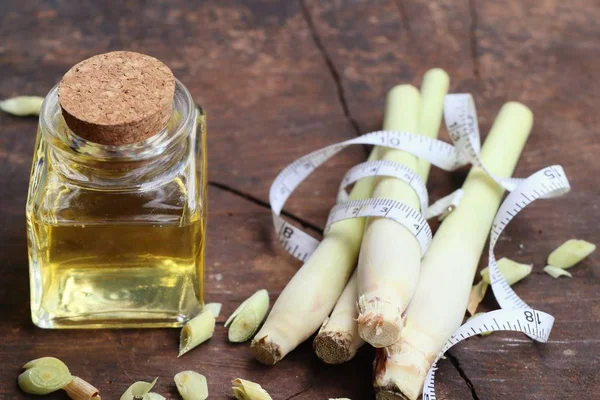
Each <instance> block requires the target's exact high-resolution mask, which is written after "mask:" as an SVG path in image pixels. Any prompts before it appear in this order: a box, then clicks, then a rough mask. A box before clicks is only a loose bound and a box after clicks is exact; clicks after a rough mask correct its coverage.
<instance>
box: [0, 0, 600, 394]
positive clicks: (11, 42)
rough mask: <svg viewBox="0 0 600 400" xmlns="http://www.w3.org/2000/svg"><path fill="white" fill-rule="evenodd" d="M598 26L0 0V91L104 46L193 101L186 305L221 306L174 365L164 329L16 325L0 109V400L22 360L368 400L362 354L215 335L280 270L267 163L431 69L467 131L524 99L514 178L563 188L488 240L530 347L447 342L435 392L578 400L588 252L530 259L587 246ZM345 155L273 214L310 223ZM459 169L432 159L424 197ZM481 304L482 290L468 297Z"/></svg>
mask: <svg viewBox="0 0 600 400" xmlns="http://www.w3.org/2000/svg"><path fill="white" fill-rule="evenodd" d="M598 19H600V7H599V6H598V4H597V2H595V1H592V0H575V1H572V2H568V4H567V3H566V2H560V1H558V0H548V1H545V2H538V1H535V0H527V1H509V2H483V1H478V0H470V1H464V2H460V3H457V2H455V1H450V0H442V1H438V2H426V1H401V0H397V1H391V0H390V1H367V0H361V1H356V0H355V1H349V0H347V1H341V0H335V1H331V2H318V1H313V0H306V1H289V2H277V1H267V0H264V1H263V0H252V1H241V0H239V1H229V2H219V1H216V0H214V1H202V2H200V1H198V2H186V1H184V0H176V1H169V2H167V1H158V0H156V1H154V0H148V1H142V0H139V1H124V2H120V3H116V2H94V1H91V0H84V1H78V2H68V1H58V0H56V1H49V2H42V1H34V0H19V1H17V0H5V1H2V2H0V37H2V39H3V40H2V43H0V76H1V77H2V79H0V98H5V97H9V96H12V95H16V94H39V95H44V94H45V93H47V91H48V90H50V88H51V87H52V86H53V85H54V84H55V83H56V82H58V81H59V79H60V77H61V76H62V74H64V73H65V72H66V71H67V70H68V69H69V68H70V67H71V66H72V65H74V64H75V63H77V62H78V61H80V60H82V59H84V58H87V57H89V56H91V55H94V54H97V53H101V52H106V51H110V50H120V49H124V50H133V51H140V52H143V53H148V54H150V55H153V56H155V57H157V58H159V59H160V60H162V61H163V62H165V63H166V64H167V65H169V66H170V67H171V68H172V69H173V71H174V73H175V75H176V76H177V77H178V79H180V80H181V81H182V82H183V83H184V84H185V85H186V86H187V87H188V88H189V89H190V90H191V92H192V94H193V95H194V98H195V99H196V101H197V102H198V103H200V104H202V105H203V106H204V107H205V108H206V109H207V111H208V121H209V125H208V126H209V141H208V143H209V159H210V161H209V162H210V180H211V181H213V182H214V183H215V184H214V185H213V186H211V188H210V190H209V207H210V220H209V228H208V243H207V246H208V248H207V256H206V265H207V274H206V291H207V293H206V297H207V299H209V300H210V301H218V302H222V303H223V316H222V317H221V318H219V325H218V328H217V331H216V334H215V336H214V338H213V339H212V340H211V341H210V342H209V343H207V344H205V345H203V346H201V348H199V349H197V350H195V351H194V352H192V353H190V354H188V355H186V356H184V357H182V358H181V359H176V358H175V356H176V348H177V340H178V332H177V331H176V330H166V329H162V330H161V329H159V330H120V331H116V330H107V331H48V330H41V329H37V328H34V327H33V326H32V324H31V322H30V316H29V303H28V301H29V300H28V299H29V287H28V277H27V274H28V273H27V253H26V240H25V218H24V207H25V200H26V193H27V187H28V179H29V178H28V175H29V169H30V160H31V157H32V149H33V140H34V133H35V129H36V121H35V119H31V118H25V119H19V118H14V117H11V116H8V115H4V114H2V115H0V126H1V128H0V274H1V275H0V276H2V280H1V283H0V313H1V315H2V319H3V320H2V324H0V334H1V335H2V336H3V338H4V340H3V343H2V345H0V358H1V359H2V361H3V362H2V368H0V399H21V398H28V397H27V396H25V395H23V394H22V393H20V392H19V391H18V388H17V386H16V380H15V378H16V376H17V375H18V373H19V371H20V367H21V366H22V365H23V364H24V363H25V362H26V361H28V360H29V359H32V358H36V357H39V356H44V355H54V356H57V357H60V358H62V359H64V360H65V361H66V362H67V363H68V364H69V365H70V366H71V368H72V370H73V372H74V373H75V374H77V375H79V376H81V377H82V378H84V379H87V380H89V381H90V382H92V383H94V384H96V385H97V386H98V387H100V389H101V390H102V393H103V398H106V399H118V398H119V396H120V394H121V393H122V392H123V391H124V390H125V388H126V387H127V386H128V385H129V384H130V383H131V382H133V381H135V380H140V379H147V380H150V379H153V378H154V377H155V376H159V377H160V380H159V384H158V386H157V391H158V392H161V393H163V394H164V395H166V396H168V397H169V398H177V396H176V392H175V386H174V384H173V382H172V376H173V375H174V374H175V373H176V372H178V371H180V370H184V369H195V370H198V371H200V372H202V373H204V374H206V375H207V377H208V379H209V390H210V393H211V398H219V399H220V398H231V396H230V394H231V392H230V389H229V381H230V380H231V379H233V378H236V377H243V378H247V379H251V380H255V381H258V382H260V383H261V384H263V386H264V387H265V388H266V389H267V390H268V391H269V392H270V393H271V394H272V396H273V398H275V399H290V398H294V399H300V400H301V399H326V398H330V397H349V398H352V399H355V400H356V399H368V398H372V389H371V386H370V374H371V372H370V364H371V360H372V358H373V352H372V351H371V350H370V349H368V348H365V349H363V350H361V351H360V352H359V355H358V356H357V358H356V359H355V360H353V361H352V362H350V363H347V364H345V365H341V366H335V367H331V366H324V365H322V364H321V363H320V362H319V361H318V360H317V359H316V357H314V355H313V354H312V350H311V347H310V343H307V344H304V345H303V346H301V347H300V348H299V349H298V350H297V351H295V352H293V353H291V354H290V355H289V356H288V357H287V358H286V359H285V360H284V361H282V362H281V363H280V364H279V365H277V366H276V367H272V368H269V367H264V366H260V365H259V364H257V363H256V362H255V361H254V360H253V359H252V356H251V354H250V352H249V350H248V347H247V345H231V344H229V343H227V341H226V334H225V330H224V328H223V326H222V323H223V321H224V319H225V317H226V316H227V315H228V314H229V313H231V312H232V311H233V310H234V309H235V307H236V306H237V304H238V303H239V302H240V301H241V300H243V299H244V298H246V297H247V296H248V295H250V294H251V293H253V292H254V291H255V290H257V289H258V288H261V287H266V288H267V289H268V290H269V292H270V294H271V299H272V300H274V299H275V298H276V296H277V295H278V294H279V292H280V291H281V290H282V288H283V287H284V286H285V284H286V282H287V281H288V280H289V278H290V277H291V276H292V275H293V274H294V272H295V271H296V270H297V268H298V267H299V263H298V262H297V261H295V260H293V259H292V258H291V257H289V256H287V255H286V254H285V253H284V252H283V251H282V250H281V249H280V248H279V246H278V245H277V243H276V242H275V240H274V238H273V233H272V228H271V221H270V212H269V211H268V209H266V208H265V207H263V206H260V205H259V204H257V203H260V202H265V201H267V199H268V188H269V185H270V183H271V181H272V179H273V178H274V177H275V175H276V174H277V172H278V171H279V170H280V169H281V168H283V167H284V166H285V165H287V164H288V163H289V162H291V161H293V160H294V159H295V158H297V157H299V156H301V155H303V154H305V153H307V152H309V151H311V150H314V149H316V148H318V147H321V146H324V145H326V144H330V143H333V142H336V141H339V140H343V139H347V138H350V137H353V136H354V135H356V134H357V130H358V131H359V132H366V131H369V130H374V129H378V128H379V127H380V125H381V120H382V115H383V104H384V98H385V93H386V92H387V90H389V88H391V87H392V86H393V85H395V84H398V83H413V84H418V83H419V80H420V78H421V76H422V74H423V73H424V72H425V71H426V70H427V69H428V68H430V67H434V66H439V67H443V68H445V69H446V70H447V71H448V72H449V74H450V76H451V78H452V84H451V86H452V91H455V92H460V91H468V92H471V93H473V95H474V96H475V99H476V102H477V106H478V110H479V115H480V124H481V129H482V132H483V133H484V134H485V132H486V131H487V129H489V127H490V125H491V123H492V121H493V118H494V115H495V113H496V111H497V110H498V109H499V108H500V106H501V105H502V103H503V102H505V101H508V100H517V101H522V102H524V103H526V104H527V105H528V106H529V107H531V109H532V110H533V112H534V114H535V116H536V123H535V127H534V131H533V134H532V135H531V137H530V140H529V143H528V144H527V146H526V148H525V152H524V155H523V157H522V159H521V162H520V164H519V167H518V169H517V174H518V175H520V176H524V175H527V174H529V173H531V172H534V171H535V170H537V169H539V168H540V167H542V166H545V165H547V164H549V163H552V162H556V163H560V164H562V165H563V166H564V167H565V169H566V171H567V173H568V174H569V177H570V180H571V183H572V186H573V191H572V193H570V194H569V195H568V196H567V197H565V198H560V199H556V200H551V201H544V202H539V203H536V204H535V205H534V206H532V207H531V209H529V210H527V211H525V213H524V214H523V215H522V216H519V217H518V221H517V222H516V223H515V224H513V225H511V226H510V227H509V228H508V230H507V232H506V233H505V235H504V236H503V238H502V239H501V241H500V243H499V245H498V255H500V256H509V257H511V258H514V259H516V260H518V261H523V262H532V263H534V264H535V270H534V274H532V275H531V276H530V277H528V278H526V279H525V280H524V281H523V282H521V283H519V284H518V285H516V286H515V289H516V290H517V292H518V293H519V294H520V295H521V296H522V297H523V298H524V299H525V300H526V301H527V302H529V303H530V304H531V305H533V306H535V307H538V308H540V309H542V310H544V311H547V312H549V313H551V314H553V315H554V316H555V317H556V323H555V328H554V331H553V333H552V336H551V338H550V342H549V343H548V344H545V345H541V344H535V343H532V342H530V341H529V340H528V339H527V338H526V337H525V336H523V335H515V334H508V333H507V334H504V333H497V334H496V333H495V334H493V335H491V336H488V337H486V338H473V339H471V340H469V341H467V342H466V343H462V344H460V345H458V346H457V348H456V349H453V350H452V357H450V360H446V361H442V362H441V364H440V372H439V374H438V380H437V382H438V383H437V384H438V391H439V397H440V398H441V399H468V398H477V399H505V398H519V399H537V400H541V399H560V398H571V397H572V398H578V399H594V398H596V397H597V393H598V391H599V390H600V380H599V378H598V374H597V371H598V370H599V368H600V358H599V357H598V354H599V352H600V294H599V293H600V280H599V278H600V264H599V262H598V256H597V255H592V256H591V257H590V258H589V259H587V260H586V261H584V262H583V263H581V265H579V266H577V267H575V268H573V269H572V270H571V271H572V272H573V279H570V280H569V279H561V280H554V279H552V278H550V277H549V276H547V275H546V274H544V273H543V272H541V268H542V267H543V266H544V265H545V258H546V256H547V254H549V252H550V251H551V250H552V249H554V248H555V247H556V246H558V245H559V244H560V243H562V241H564V240H566V239H568V238H571V237H577V238H582V239H586V240H589V241H591V242H595V243H600V230H599V229H598V221H600V204H599V203H598V198H600V186H599V185H598V183H597V182H598V176H599V175H600V161H598V157H597V154H598V153H600V142H599V141H598V140H597V134H596V133H595V132H596V130H597V126H599V125H600V114H599V113H598V112H597V111H596V108H597V104H598V95H599V94H600V79H599V76H598V73H597V71H598V70H600V51H598V50H600V49H599V43H600V25H599V24H597V22H596V21H597V20H598ZM363 158H364V150H363V149H361V148H360V147H357V148H355V149H352V150H348V151H346V152H344V153H343V154H341V155H339V156H338V157H336V158H335V159H334V160H332V161H331V162H330V163H328V165H327V169H326V171H323V172H319V173H317V174H315V176H314V177H311V178H310V180H309V181H308V182H307V183H306V184H305V185H302V186H301V188H300V189H299V193H298V195H294V197H293V198H292V199H291V200H290V203H289V207H288V210H289V211H290V212H292V213H294V214H295V215H297V216H299V217H300V218H302V219H304V220H306V221H309V222H311V223H313V224H316V225H321V224H322V223H323V222H324V220H325V218H326V215H327V212H328V210H329V207H330V206H331V204H332V202H333V199H334V197H333V194H334V192H335V190H336V188H337V184H338V181H339V179H340V177H341V175H342V174H343V172H344V171H345V170H346V169H347V168H348V167H350V166H351V165H353V164H355V163H357V162H359V161H361V160H362V159H363ZM463 178H464V173H461V172H459V173H456V174H447V173H444V172H441V171H439V170H434V171H433V173H432V177H431V178H430V189H431V197H432V198H433V199H435V198H437V197H439V196H441V195H442V194H444V193H447V192H448V191H450V190H451V189H452V188H455V187H457V186H458V185H460V182H461V180H462V179H463ZM227 187H229V188H231V189H232V191H228V190H225V189H223V188H227ZM233 192H235V193H237V194H235V193H233ZM240 194H241V196H240ZM252 199H255V200H256V201H252ZM482 265H483V263H482ZM494 308H497V305H496V304H495V302H494V300H493V299H492V298H491V297H490V296H488V298H486V301H485V302H484V305H483V309H494ZM468 384H470V385H472V387H469V386H468ZM32 398H33V397H32ZM46 398H47V399H64V398H66V397H65V396H64V395H62V394H54V395H50V396H47V397H46Z"/></svg>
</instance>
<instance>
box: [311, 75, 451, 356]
mask: <svg viewBox="0 0 600 400" xmlns="http://www.w3.org/2000/svg"><path fill="white" fill-rule="evenodd" d="M449 84H450V78H449V77H448V74H447V73H446V72H445V71H444V70H442V69H439V68H434V69H431V70H429V71H427V73H425V75H424V76H423V83H422V84H421V110H420V112H419V116H420V117H419V127H418V129H417V131H418V132H419V133H420V134H422V135H423V136H427V137H432V138H435V137H437V135H438V132H439V129H440V124H441V120H442V111H443V105H444V97H445V95H446V93H447V92H448V87H449ZM429 170H430V164H429V162H427V161H426V160H424V159H419V161H418V167H417V173H418V174H419V176H420V177H421V179H423V181H424V182H426V181H427V178H428V176H429ZM357 297H358V287H357V276H356V271H355V272H354V274H352V277H351V278H350V280H349V281H348V283H347V284H346V288H345V289H344V291H343V292H342V295H341V296H340V298H339V299H338V301H337V303H336V305H335V308H334V309H333V312H332V313H331V316H330V317H329V318H327V319H326V320H325V322H324V323H323V326H322V327H321V329H320V331H319V334H318V335H317V336H316V337H315V340H314V342H313V347H314V350H315V353H316V354H317V356H318V357H319V358H320V359H321V360H322V361H324V362H326V363H329V364H339V363H342V362H345V361H348V360H350V359H352V358H353V357H354V355H355V354H356V351H357V350H358V349H359V348H360V346H362V345H363V344H364V343H365V342H364V340H362V338H361V337H360V336H359V335H358V326H357V324H356V319H357V318H358V310H357V308H356V299H357Z"/></svg>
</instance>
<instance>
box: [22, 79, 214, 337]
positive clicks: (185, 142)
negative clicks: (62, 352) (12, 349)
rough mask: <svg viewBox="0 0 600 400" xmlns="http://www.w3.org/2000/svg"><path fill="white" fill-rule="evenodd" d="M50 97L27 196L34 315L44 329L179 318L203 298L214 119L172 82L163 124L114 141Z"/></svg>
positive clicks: (164, 322)
mask: <svg viewBox="0 0 600 400" xmlns="http://www.w3.org/2000/svg"><path fill="white" fill-rule="evenodd" d="M57 91H58V89H57V87H55V88H54V89H52V90H51V91H50V93H49V94H48V96H47V97H46V99H45V101H44V104H43V106H42V110H41V113H40V121H39V128H38V132H37V139H36V145H35V153H34V157H33V166H32V170H31V178H30V184H29V193H28V199H27V209H26V216H27V234H28V251H29V276H30V290H31V317H32V320H33V322H34V323H35V324H36V325H37V326H39V327H42V328H122V327H131V328H134V327H177V326H181V325H182V324H183V323H184V322H185V321H187V320H188V319H189V318H191V317H193V316H194V315H195V314H196V313H198V311H199V310H200V309H201V307H202V305H203V268H204V243H205V240H204V237H205V236H204V235H205V225H206V224H205V221H206V185H207V179H206V155H205V153H206V119H205V115H204V112H203V111H202V109H201V108H199V107H197V106H196V105H195V104H194V102H193V100H192V97H191V95H190V94H189V92H188V91H187V89H186V88H185V87H184V86H183V85H182V84H181V82H179V81H177V82H176V87H175V96H174V102H173V111H172V115H171V118H170V120H169V122H168V123H167V125H166V126H165V127H164V128H163V129H162V130H161V131H160V132H158V133H157V134H155V135H154V136H152V137H150V138H148V139H146V140H145V141H143V142H140V143H135V144H129V145H122V146H110V145H101V144H97V143H93V142H90V141H86V140H85V139H83V138H81V137H79V136H77V135H76V134H74V133H73V132H72V131H71V130H69V128H68V127H67V125H66V123H65V122H64V119H63V117H62V114H61V109H60V106H59V103H58V95H57Z"/></svg>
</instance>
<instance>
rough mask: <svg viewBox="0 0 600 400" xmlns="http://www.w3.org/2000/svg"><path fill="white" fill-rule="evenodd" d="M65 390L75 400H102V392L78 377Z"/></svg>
mask: <svg viewBox="0 0 600 400" xmlns="http://www.w3.org/2000/svg"><path fill="white" fill-rule="evenodd" d="M63 389H64V391H65V392H67V395H68V396H69V397H70V398H71V399H73V400H100V391H99V390H98V389H96V388H95V387H94V386H93V385H91V384H89V383H88V382H86V381H84V380H83V379H81V378H78V377H74V379H73V380H72V381H71V383H69V384H68V385H67V386H65V387H64V388H63Z"/></svg>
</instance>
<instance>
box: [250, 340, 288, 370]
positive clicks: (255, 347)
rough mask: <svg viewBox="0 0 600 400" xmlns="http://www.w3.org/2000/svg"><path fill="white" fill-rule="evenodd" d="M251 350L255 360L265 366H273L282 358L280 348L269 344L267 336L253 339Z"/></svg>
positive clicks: (271, 343) (274, 344)
mask: <svg viewBox="0 0 600 400" xmlns="http://www.w3.org/2000/svg"><path fill="white" fill-rule="evenodd" d="M251 348H252V352H253V353H254V357H255V358H256V360H257V361H258V362H260V363H262V364H265V365H275V364H277V363H278V362H279V361H280V360H281V359H282V358H283V357H282V355H281V347H280V346H279V345H278V344H276V343H273V342H271V341H270V340H269V338H268V336H264V337H262V338H260V339H254V340H253V341H252V345H251Z"/></svg>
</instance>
